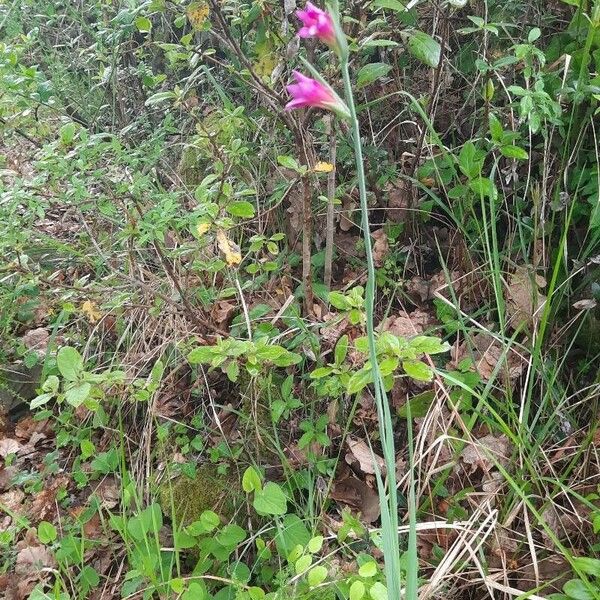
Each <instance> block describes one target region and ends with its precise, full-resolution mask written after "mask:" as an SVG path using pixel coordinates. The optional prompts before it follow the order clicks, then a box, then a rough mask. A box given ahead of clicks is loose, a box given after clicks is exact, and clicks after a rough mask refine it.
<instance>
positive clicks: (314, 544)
mask: <svg viewBox="0 0 600 600" xmlns="http://www.w3.org/2000/svg"><path fill="white" fill-rule="evenodd" d="M323 539H324V538H323V536H322V535H316V536H315V537H314V538H311V540H310V541H309V542H308V544H307V546H306V547H307V549H308V551H309V552H310V553H311V554H316V553H317V552H320V551H321V548H322V547H323Z"/></svg>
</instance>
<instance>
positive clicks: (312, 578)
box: [306, 565, 327, 587]
mask: <svg viewBox="0 0 600 600" xmlns="http://www.w3.org/2000/svg"><path fill="white" fill-rule="evenodd" d="M326 578H327V569H326V568H325V567H324V566H323V565H317V566H316V567H313V568H312V569H311V570H310V571H309V572H308V577H307V578H306V579H307V581H308V585H310V586H311V587H315V586H317V585H320V584H321V583H323V582H324V581H325V579H326Z"/></svg>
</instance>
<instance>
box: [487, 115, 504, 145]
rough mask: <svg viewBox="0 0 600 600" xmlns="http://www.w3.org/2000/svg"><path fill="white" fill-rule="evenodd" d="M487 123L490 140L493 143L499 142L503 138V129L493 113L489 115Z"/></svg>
mask: <svg viewBox="0 0 600 600" xmlns="http://www.w3.org/2000/svg"><path fill="white" fill-rule="evenodd" d="M489 122H490V133H491V134H492V139H493V140H494V141H495V142H499V141H500V140H502V138H503V137H504V128H503V127H502V123H501V122H500V119H498V117H497V116H496V115H495V114H494V113H490V116H489Z"/></svg>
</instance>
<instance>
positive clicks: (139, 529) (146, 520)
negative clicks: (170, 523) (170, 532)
mask: <svg viewBox="0 0 600 600" xmlns="http://www.w3.org/2000/svg"><path fill="white" fill-rule="evenodd" d="M162 526H163V515H162V510H161V508H160V505H159V504H157V503H156V502H155V503H153V504H151V505H150V506H148V508H145V509H144V510H142V511H141V512H140V513H139V514H138V515H137V516H135V517H133V518H131V519H129V521H128V522H127V531H128V532H129V534H130V535H131V537H133V538H134V539H135V540H137V541H138V542H142V541H144V540H145V539H146V536H148V535H149V534H152V535H154V534H156V533H158V532H159V531H160V529H161V527H162Z"/></svg>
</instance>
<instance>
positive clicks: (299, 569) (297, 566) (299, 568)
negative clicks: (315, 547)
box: [294, 554, 313, 575]
mask: <svg viewBox="0 0 600 600" xmlns="http://www.w3.org/2000/svg"><path fill="white" fill-rule="evenodd" d="M312 560H313V559H312V556H311V555H310V554H305V555H304V556H301V557H300V558H299V559H298V560H297V561H296V562H295V563H294V570H295V571H296V575H302V573H305V572H306V571H308V569H309V568H310V566H311V565H312Z"/></svg>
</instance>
